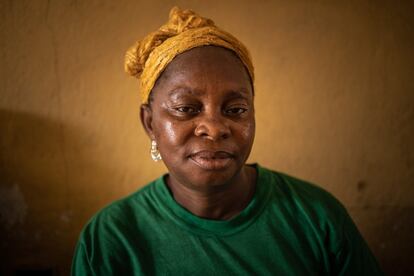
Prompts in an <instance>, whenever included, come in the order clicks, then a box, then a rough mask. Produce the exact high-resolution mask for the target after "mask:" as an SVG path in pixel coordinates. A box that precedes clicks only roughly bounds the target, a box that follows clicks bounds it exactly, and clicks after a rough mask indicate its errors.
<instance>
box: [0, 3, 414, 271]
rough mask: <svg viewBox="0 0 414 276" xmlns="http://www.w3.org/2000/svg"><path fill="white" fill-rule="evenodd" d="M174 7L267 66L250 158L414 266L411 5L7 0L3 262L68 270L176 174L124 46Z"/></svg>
mask: <svg viewBox="0 0 414 276" xmlns="http://www.w3.org/2000/svg"><path fill="white" fill-rule="evenodd" d="M173 5H179V6H180V7H187V8H192V9H194V10H196V11H198V12H199V13H201V14H203V15H205V16H207V17H211V18H213V19H214V20H215V22H216V23H217V25H219V26H221V27H223V28H224V29H226V30H228V31H230V32H232V33H234V34H235V35H236V36H238V37H239V38H240V39H241V40H242V41H244V42H245V44H246V45H247V46H248V47H249V49H250V50H251V53H252V56H253V58H254V63H255V66H256V74H257V83H256V91H257V92H256V93H257V96H256V113H257V115H256V116H257V135H256V141H255V146H254V148H253V153H252V155H251V158H250V161H251V162H259V163H260V164H262V165H264V166H266V167H269V168H272V169H275V170H279V171H284V172H286V173H289V174H292V175H295V176H297V177H300V178H303V179H307V180H309V181H312V182H314V183H317V184H318V185H320V186H322V187H324V188H325V189H327V190H328V191H330V192H331V193H333V194H334V195H335V196H336V197H337V198H339V199H340V200H341V201H342V202H343V203H344V204H345V206H346V207H347V208H348V210H349V212H350V214H351V215H352V217H353V218H354V220H355V222H356V223H357V225H358V227H359V229H360V230H361V232H362V234H363V235H364V237H365V238H366V239H367V241H368V243H369V245H370V247H371V248H372V250H373V252H374V253H375V255H376V256H377V258H378V260H379V261H380V263H381V265H382V267H383V269H384V270H385V271H386V272H388V273H390V275H408V274H413V273H414V269H413V268H412V267H413V266H412V261H413V259H412V252H414V238H413V232H414V213H413V211H414V207H413V205H414V201H413V196H414V185H413V184H414V183H413V179H414V168H413V166H414V142H413V141H414V138H413V136H414V107H413V105H414V81H413V77H414V54H413V49H414V19H413V18H414V17H413V16H412V12H413V11H414V5H413V2H412V1H306V0H303V1H298V0H295V1H265V0H263V1H168V0H159V1H149V0H148V1H132V0H130V1H127V0H123V1H101V0H99V1H98V0H89V1H76V0H73V1H69V0H67V1H65V0H62V1H56V0H51V1H45V0H36V1H30V0H27V1H22V0H16V1H4V0H3V1H0V72H1V73H0V236H1V237H2V238H1V240H0V262H1V266H0V269H1V270H0V274H2V273H3V274H6V275H7V274H10V273H11V272H12V271H14V270H15V269H20V268H33V269H40V268H43V269H48V268H50V269H54V270H55V271H56V272H58V273H59V274H60V275H66V274H67V273H68V271H69V267H70V262H71V258H72V253H73V249H74V245H75V242H76V239H77V237H78V235H79V232H80V230H81V228H82V226H83V225H84V224H85V222H86V221H87V220H88V219H89V218H90V216H91V215H92V214H93V213H95V212H96V211H97V210H99V209H100V208H102V207H103V206H105V205H106V204H108V203H109V202H111V201H113V200H115V199H117V198H119V197H122V196H124V195H127V194H129V193H131V192H133V191H135V190H136V189H138V188H139V187H141V186H142V185H144V184H145V183H147V182H148V181H150V180H152V179H154V178H155V177H157V176H159V175H160V174H161V173H163V172H165V168H164V167H163V166H162V165H160V164H154V163H152V161H151V160H150V157H149V146H150V145H149V139H148V138H147V137H146V136H145V134H144V132H143V130H142V129H141V126H140V123H139V120H138V110H139V95H138V93H137V82H136V80H134V79H132V78H130V77H128V76H127V75H126V74H124V72H123V55H124V52H125V50H126V49H127V48H128V47H129V46H130V45H131V44H132V43H133V42H134V41H135V40H136V39H137V38H140V37H142V36H143V35H144V34H146V33H147V32H149V31H152V30H155V28H157V27H158V26H159V25H161V24H162V23H164V21H165V20H166V18H167V14H168V11H169V9H170V8H171V7H172V6H173Z"/></svg>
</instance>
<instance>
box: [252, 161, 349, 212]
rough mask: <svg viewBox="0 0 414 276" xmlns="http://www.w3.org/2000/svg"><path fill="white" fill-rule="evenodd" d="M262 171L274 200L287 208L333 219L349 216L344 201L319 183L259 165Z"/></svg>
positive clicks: (260, 171)
mask: <svg viewBox="0 0 414 276" xmlns="http://www.w3.org/2000/svg"><path fill="white" fill-rule="evenodd" d="M260 173H261V174H262V175H263V176H262V179H263V180H264V181H265V182H266V184H267V185H269V186H271V188H272V191H273V193H272V194H273V200H275V201H277V202H278V204H281V205H283V206H284V207H285V208H287V209H291V210H292V211H294V212H302V213H306V214H308V215H311V216H312V217H319V218H327V219H331V220H341V218H343V217H344V216H347V211H346V209H345V207H344V206H343V205H342V203H341V202H340V201H339V200H338V199H337V198H336V197H335V196H334V195H332V194H331V193H330V192H329V191H327V190H325V189H324V188H322V187H321V186H319V185H317V184H314V183H312V182H309V181H306V180H303V179H300V178H297V177H294V176H291V175H289V174H286V173H282V172H279V171H275V170H271V169H267V168H264V167H260V166H259V174H260Z"/></svg>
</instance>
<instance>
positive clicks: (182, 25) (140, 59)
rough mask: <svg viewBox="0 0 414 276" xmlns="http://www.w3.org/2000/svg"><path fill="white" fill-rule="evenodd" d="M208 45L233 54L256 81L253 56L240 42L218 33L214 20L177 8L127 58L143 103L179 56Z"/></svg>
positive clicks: (135, 46) (219, 30)
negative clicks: (164, 72)
mask: <svg viewBox="0 0 414 276" xmlns="http://www.w3.org/2000/svg"><path fill="white" fill-rule="evenodd" d="M206 45H213V46H220V47H224V48H227V49H229V50H232V51H233V52H234V53H235V54H236V55H237V56H238V57H239V58H240V60H241V61H242V62H243V64H244V66H245V67H246V69H247V72H248V73H249V75H250V78H251V80H252V82H253V81H254V70H253V64H252V61H251V57H250V54H249V52H248V50H247V48H246V47H245V46H244V45H243V44H242V43H241V42H240V41H239V40H237V39H236V38H235V37H234V36H232V35H231V34H229V33H227V32H225V31H223V30H221V29H219V28H218V27H217V26H215V24H214V22H213V21H212V20H211V19H208V18H204V17H201V16H199V15H197V14H196V13H194V12H193V11H191V10H180V9H179V8H177V7H174V8H173V9H172V10H171V11H170V19H169V21H168V22H167V23H166V24H165V25H163V26H161V27H160V28H159V29H158V30H157V31H155V32H152V33H150V34H149V35H147V36H146V37H145V38H144V39H143V40H141V41H138V42H137V43H135V45H134V46H132V47H131V48H130V49H129V50H128V51H127V53H126V55H125V71H126V72H127V73H129V74H130V75H131V76H134V77H136V78H138V79H139V80H140V91H141V97H142V102H143V103H147V102H148V97H149V94H150V92H151V90H152V88H153V87H154V85H155V82H156V81H157V79H158V77H159V76H160V75H161V73H162V72H163V71H164V70H165V68H166V67H167V65H168V64H169V63H170V62H171V61H172V60H173V59H174V58H175V57H176V56H177V55H179V54H181V53H183V52H185V51H188V50H190V49H192V48H195V47H200V46H206Z"/></svg>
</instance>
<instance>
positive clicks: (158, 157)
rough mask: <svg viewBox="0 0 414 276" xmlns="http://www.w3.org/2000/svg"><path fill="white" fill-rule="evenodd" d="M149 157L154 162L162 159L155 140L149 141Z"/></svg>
mask: <svg viewBox="0 0 414 276" xmlns="http://www.w3.org/2000/svg"><path fill="white" fill-rule="evenodd" d="M151 158H152V160H154V161H155V162H158V161H160V160H162V157H161V154H160V151H159V150H158V148H157V142H156V141H155V140H152V141H151Z"/></svg>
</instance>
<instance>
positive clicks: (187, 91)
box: [168, 86, 203, 98]
mask: <svg viewBox="0 0 414 276" xmlns="http://www.w3.org/2000/svg"><path fill="white" fill-rule="evenodd" d="M187 95H191V96H200V95H203V92H202V91H200V90H195V89H191V88H189V87H183V86H181V87H176V88H174V89H172V90H171V91H169V92H168V97H169V98H180V97H183V96H187Z"/></svg>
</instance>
